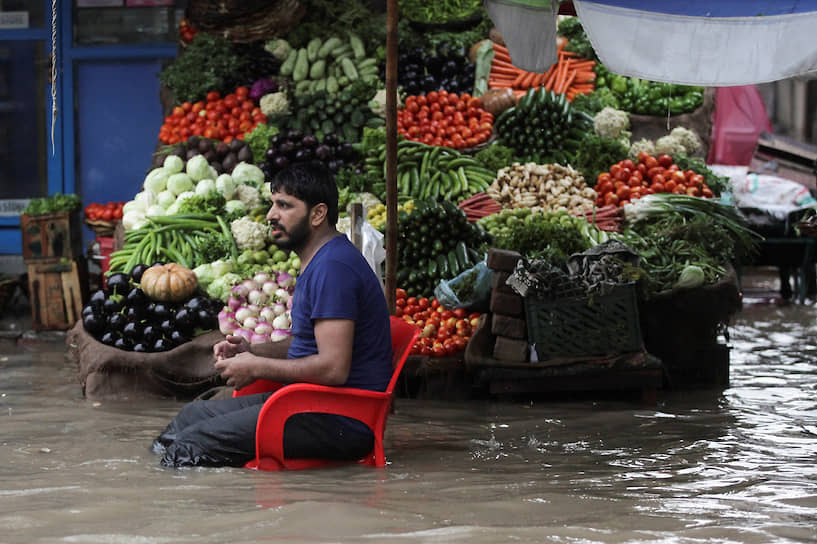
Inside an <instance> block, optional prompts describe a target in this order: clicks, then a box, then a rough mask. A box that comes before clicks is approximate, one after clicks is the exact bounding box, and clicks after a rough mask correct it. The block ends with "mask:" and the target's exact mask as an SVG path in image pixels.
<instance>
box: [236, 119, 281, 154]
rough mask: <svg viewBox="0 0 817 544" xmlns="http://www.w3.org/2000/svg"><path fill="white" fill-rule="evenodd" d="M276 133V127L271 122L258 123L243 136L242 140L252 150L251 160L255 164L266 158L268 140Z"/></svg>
mask: <svg viewBox="0 0 817 544" xmlns="http://www.w3.org/2000/svg"><path fill="white" fill-rule="evenodd" d="M276 134H278V127H276V126H275V125H272V124H267V123H259V124H258V126H256V127H255V128H254V129H253V131H252V132H250V133H249V134H247V135H246V136H244V141H245V142H247V145H248V146H250V151H252V160H253V162H254V163H256V164H260V163H262V162H264V161H265V160H266V158H267V157H266V153H267V148H269V145H270V143H269V140H270V138H271V137H272V136H275V135H276Z"/></svg>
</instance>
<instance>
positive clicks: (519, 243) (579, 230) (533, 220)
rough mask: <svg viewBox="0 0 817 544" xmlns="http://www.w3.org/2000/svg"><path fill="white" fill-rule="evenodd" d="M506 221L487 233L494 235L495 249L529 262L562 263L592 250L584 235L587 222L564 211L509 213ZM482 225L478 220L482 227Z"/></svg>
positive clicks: (482, 222) (482, 221)
mask: <svg viewBox="0 0 817 544" xmlns="http://www.w3.org/2000/svg"><path fill="white" fill-rule="evenodd" d="M503 212H504V211H503ZM520 216H522V217H524V219H523V218H522V217H520ZM485 219H486V220H487V219H488V218H487V217H486V218H485ZM506 221H507V222H506V224H505V225H503V226H502V227H501V228H499V229H497V230H496V231H491V230H489V232H491V234H493V235H494V247H496V248H499V249H507V250H511V251H516V252H518V253H520V254H521V255H522V256H523V257H526V258H529V259H542V260H544V261H547V262H552V263H564V262H565V261H566V260H567V258H568V257H569V256H570V255H572V254H574V253H579V252H582V251H584V250H586V249H589V248H590V247H591V244H590V242H589V240H588V238H587V237H586V236H585V234H584V232H585V231H586V229H587V221H586V220H585V219H583V218H580V217H575V216H572V215H570V214H569V213H567V212H566V211H564V210H562V211H558V212H540V213H529V214H521V213H520V214H516V213H514V214H509V215H508V217H507V219H506ZM484 222H485V220H480V223H481V224H484ZM494 232H496V233H494Z"/></svg>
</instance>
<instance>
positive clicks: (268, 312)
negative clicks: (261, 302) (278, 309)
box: [258, 306, 278, 321]
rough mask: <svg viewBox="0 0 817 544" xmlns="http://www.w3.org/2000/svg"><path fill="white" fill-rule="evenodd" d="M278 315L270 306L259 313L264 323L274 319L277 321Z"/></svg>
mask: <svg viewBox="0 0 817 544" xmlns="http://www.w3.org/2000/svg"><path fill="white" fill-rule="evenodd" d="M276 315H278V314H276V313H275V312H274V311H273V309H272V308H270V307H269V306H264V307H263V308H261V311H260V312H258V317H259V318H260V319H261V320H262V321H272V320H273V319H275V316H276Z"/></svg>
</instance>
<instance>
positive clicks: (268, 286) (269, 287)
mask: <svg viewBox="0 0 817 544" xmlns="http://www.w3.org/2000/svg"><path fill="white" fill-rule="evenodd" d="M261 290H262V291H264V293H265V294H266V295H267V296H270V297H271V296H272V295H274V294H275V291H277V290H278V284H277V283H275V282H274V281H272V280H267V281H265V282H264V283H263V284H262V285H261Z"/></svg>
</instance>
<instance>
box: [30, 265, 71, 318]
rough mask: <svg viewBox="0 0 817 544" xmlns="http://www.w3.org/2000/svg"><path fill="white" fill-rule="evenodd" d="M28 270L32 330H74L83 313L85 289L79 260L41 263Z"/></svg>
mask: <svg viewBox="0 0 817 544" xmlns="http://www.w3.org/2000/svg"><path fill="white" fill-rule="evenodd" d="M27 268H28V288H29V296H30V298H31V326H32V328H34V329H35V330H66V329H69V328H71V327H72V326H73V325H74V323H76V322H77V320H78V319H79V318H80V313H81V312H82V288H81V283H80V276H79V269H78V267H77V263H76V261H60V262H56V261H52V262H38V263H34V264H29V265H28V266H27Z"/></svg>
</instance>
